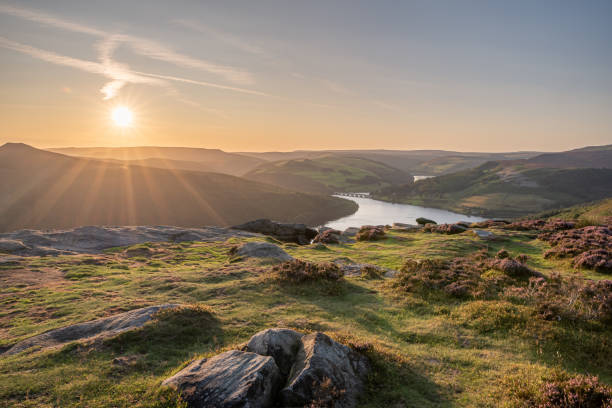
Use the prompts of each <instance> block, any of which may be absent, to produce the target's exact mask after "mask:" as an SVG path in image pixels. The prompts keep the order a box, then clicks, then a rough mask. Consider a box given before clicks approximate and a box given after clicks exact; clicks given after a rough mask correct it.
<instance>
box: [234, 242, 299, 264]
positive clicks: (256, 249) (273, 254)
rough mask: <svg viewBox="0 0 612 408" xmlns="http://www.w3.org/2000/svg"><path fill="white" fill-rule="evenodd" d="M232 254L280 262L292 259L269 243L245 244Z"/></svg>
mask: <svg viewBox="0 0 612 408" xmlns="http://www.w3.org/2000/svg"><path fill="white" fill-rule="evenodd" d="M232 253H233V254H234V255H237V256H242V257H245V258H271V259H276V260H278V261H282V262H285V261H290V260H292V259H293V257H292V256H291V255H289V254H288V253H287V252H285V250H284V249H282V248H281V247H279V246H278V245H274V244H271V243H269V242H247V243H245V244H243V245H241V246H239V247H237V248H236V249H234V250H233V251H232Z"/></svg>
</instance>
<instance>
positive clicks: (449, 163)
mask: <svg viewBox="0 0 612 408" xmlns="http://www.w3.org/2000/svg"><path fill="white" fill-rule="evenodd" d="M240 154H242V155H245V156H250V157H256V158H260V159H264V160H269V161H281V160H292V159H306V158H307V159H315V158H319V157H321V156H324V155H330V154H332V155H334V156H349V157H359V158H363V159H368V160H374V161H377V162H380V163H385V164H387V165H389V166H391V167H394V168H396V169H400V170H403V171H405V172H407V173H410V174H413V175H426V176H435V175H440V174H447V173H452V172H455V171H459V170H465V169H469V168H474V167H478V166H480V165H481V164H484V163H486V162H488V161H498V160H520V159H527V158H530V157H534V156H537V155H539V154H540V153H538V152H509V153H479V152H453V151H445V150H321V151H314V150H296V151H293V152H261V153H253V152H241V153H240Z"/></svg>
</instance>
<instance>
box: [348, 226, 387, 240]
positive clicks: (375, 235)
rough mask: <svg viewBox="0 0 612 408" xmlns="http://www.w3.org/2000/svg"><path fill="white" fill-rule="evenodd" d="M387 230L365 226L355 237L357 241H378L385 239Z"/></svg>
mask: <svg viewBox="0 0 612 408" xmlns="http://www.w3.org/2000/svg"><path fill="white" fill-rule="evenodd" d="M385 235H386V233H385V229H384V228H383V227H375V226H372V225H364V226H363V227H361V228H360V229H359V232H358V233H357V235H356V236H355V238H356V239H357V241H378V240H380V239H383V238H384V237H385Z"/></svg>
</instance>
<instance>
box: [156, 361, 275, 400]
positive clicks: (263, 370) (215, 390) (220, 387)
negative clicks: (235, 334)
mask: <svg viewBox="0 0 612 408" xmlns="http://www.w3.org/2000/svg"><path fill="white" fill-rule="evenodd" d="M163 385H166V386H170V387H172V388H175V389H177V390H178V391H179V392H180V394H181V396H182V398H183V399H184V400H185V401H187V403H188V404H189V406H190V407H192V408H205V407H206V408H209V407H216V408H266V407H271V406H272V405H273V404H274V398H275V396H276V393H277V391H278V389H279V388H280V387H281V386H282V377H281V375H280V372H279V370H278V367H277V366H276V363H275V362H274V359H273V358H272V357H268V356H262V355H259V354H255V353H250V352H245V351H238V350H231V351H227V352H225V353H222V354H219V355H217V356H215V357H213V358H210V359H200V360H196V361H194V362H193V363H191V364H190V365H188V366H187V367H185V368H184V369H182V370H181V371H179V372H178V373H177V374H175V375H174V376H172V377H170V378H168V379H167V380H165V381H164V382H163Z"/></svg>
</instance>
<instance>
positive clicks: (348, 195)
mask: <svg viewBox="0 0 612 408" xmlns="http://www.w3.org/2000/svg"><path fill="white" fill-rule="evenodd" d="M334 195H337V196H344V197H361V198H370V193H334Z"/></svg>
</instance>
